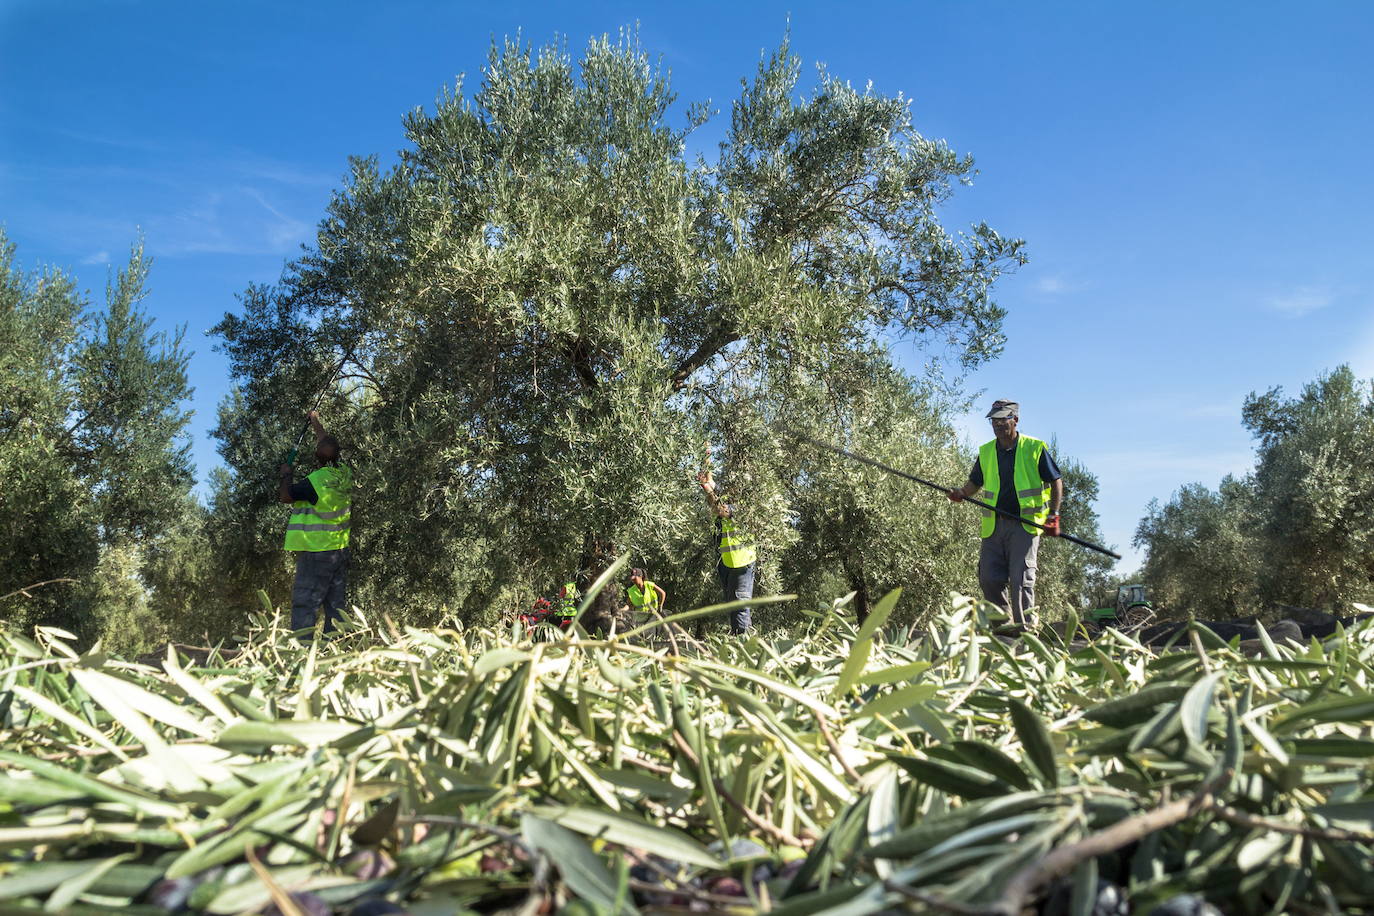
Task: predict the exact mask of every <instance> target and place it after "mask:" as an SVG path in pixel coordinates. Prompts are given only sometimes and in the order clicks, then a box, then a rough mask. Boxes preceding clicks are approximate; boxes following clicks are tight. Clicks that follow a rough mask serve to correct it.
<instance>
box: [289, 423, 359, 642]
mask: <svg viewBox="0 0 1374 916" xmlns="http://www.w3.org/2000/svg"><path fill="white" fill-rule="evenodd" d="M306 420H307V422H308V423H309V425H310V428H311V429H312V430H314V433H315V459H316V460H317V461H318V462H319V463H320V466H319V468H318V469H316V470H314V471H312V472H311V473H310V475H309V476H307V477H305V478H303V479H301V480H299V481H295V482H294V483H293V482H292V478H293V474H294V471H293V469H292V466H291V463H290V462H287V463H285V464H282V465H281V467H280V468H279V469H278V470H279V472H280V478H279V480H278V484H277V501H278V502H282V503H290V504H291V518H290V520H289V521H288V522H287V525H286V549H287V550H290V551H294V552H295V554H296V581H295V584H294V585H293V586H292V589H291V629H293V630H296V631H298V632H299V631H310V633H309V634H306V633H300V636H301V638H302V639H303V640H306V639H310V638H312V636H313V632H314V629H315V615H316V612H317V611H318V610H319V608H320V606H321V605H323V606H324V612H325V619H324V632H325V633H330V632H332V631H333V629H334V622H335V620H337V619H338V618H339V617H340V615H341V614H342V612H343V605H344V592H345V589H346V587H347V578H348V561H349V549H348V545H349V530H350V527H351V519H352V510H353V469H352V468H351V467H349V466H348V465H346V464H344V463H343V461H342V460H341V459H340V448H339V440H338V439H336V438H335V437H334V436H331V435H330V434H329V433H327V432H325V429H324V426H323V425H322V424H321V423H320V417H319V414H318V413H316V412H315V411H313V410H312V411H310V412H309V413H308V414H306Z"/></svg>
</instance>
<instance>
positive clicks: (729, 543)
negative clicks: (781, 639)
mask: <svg viewBox="0 0 1374 916" xmlns="http://www.w3.org/2000/svg"><path fill="white" fill-rule="evenodd" d="M697 485H698V486H700V487H701V492H702V493H704V494H706V504H707V505H708V506H710V507H711V514H712V515H713V516H714V517H715V523H716V549H717V550H719V551H720V560H719V561H718V562H717V563H716V576H717V578H719V579H720V600H721V603H722V604H724V603H727V602H730V601H743V600H747V599H749V598H752V597H754V560H755V553H754V539H753V538H751V537H749V536H748V535H746V534H745V533H744V532H743V531H742V530H740V527H739V525H738V524H737V523H736V521H735V509H734V506H732V505H731V504H730V503H728V502H726V501H725V500H724V499H722V498H721V496H720V494H719V493H717V492H716V482H715V480H713V479H712V477H711V470H710V468H703V469H702V470H701V472H700V473H698V474H697ZM751 623H752V620H751V615H750V613H749V605H747V604H746V605H744V606H743V607H737V608H735V609H734V610H732V611H731V612H730V632H731V633H732V634H733V635H735V636H739V635H742V634H743V633H744V632H745V631H746V630H748V629H749V625H750V624H751Z"/></svg>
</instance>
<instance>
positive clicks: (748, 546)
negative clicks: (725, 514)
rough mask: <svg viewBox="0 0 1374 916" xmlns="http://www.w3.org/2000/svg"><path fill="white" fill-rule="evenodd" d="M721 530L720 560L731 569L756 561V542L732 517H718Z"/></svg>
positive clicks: (717, 528)
mask: <svg viewBox="0 0 1374 916" xmlns="http://www.w3.org/2000/svg"><path fill="white" fill-rule="evenodd" d="M716 530H717V531H719V532H720V562H722V563H724V564H725V565H726V566H728V567H729V568H730V569H742V568H743V567H745V566H748V565H749V564H750V563H752V562H754V559H755V556H754V542H753V539H752V538H748V537H746V536H745V535H744V533H743V532H742V531H740V529H739V526H738V525H736V524H735V520H734V519H732V518H721V517H719V516H717V517H716Z"/></svg>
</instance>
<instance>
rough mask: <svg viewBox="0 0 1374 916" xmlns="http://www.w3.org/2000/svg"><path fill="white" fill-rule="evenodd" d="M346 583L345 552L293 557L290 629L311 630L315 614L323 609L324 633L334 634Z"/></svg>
mask: <svg viewBox="0 0 1374 916" xmlns="http://www.w3.org/2000/svg"><path fill="white" fill-rule="evenodd" d="M347 580H348V548H347V547H344V548H343V549H341V550H301V551H297V553H296V584H295V585H294V586H292V588H291V629H293V630H312V631H313V630H314V629H315V612H316V611H317V610H319V607H320V605H321V604H323V605H324V631H325V632H326V633H330V632H333V630H334V621H336V620H338V619H339V616H340V614H341V613H342V612H343V605H344V589H345V588H346V587H347V584H348V582H347Z"/></svg>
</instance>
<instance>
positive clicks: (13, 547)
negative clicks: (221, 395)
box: [0, 233, 204, 647]
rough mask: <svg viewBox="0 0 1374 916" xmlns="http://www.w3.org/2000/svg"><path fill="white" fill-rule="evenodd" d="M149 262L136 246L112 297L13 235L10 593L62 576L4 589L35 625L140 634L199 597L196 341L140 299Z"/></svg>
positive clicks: (3, 287) (6, 342)
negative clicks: (155, 322) (160, 321)
mask: <svg viewBox="0 0 1374 916" xmlns="http://www.w3.org/2000/svg"><path fill="white" fill-rule="evenodd" d="M148 266H149V264H148V260H147V258H145V257H144V255H143V252H142V250H141V248H135V249H134V250H133V252H132V254H131V256H130V258H129V262H128V265H127V266H126V267H125V268H124V269H122V270H120V271H118V272H117V273H115V274H114V275H113V276H112V277H111V278H110V281H109V283H108V285H107V287H106V290H105V303H104V306H103V307H101V308H98V309H97V308H94V307H93V306H92V305H91V304H90V302H89V300H88V298H87V295H86V294H85V293H83V292H81V291H80V290H79V288H78V287H77V285H76V281H75V280H74V279H73V278H72V277H70V276H67V275H66V274H64V273H62V272H60V271H55V270H53V271H45V272H38V273H25V272H23V271H22V270H20V269H19V267H18V265H17V263H16V260H15V250H14V246H13V245H12V244H10V243H9V242H8V240H7V239H6V238H5V236H4V234H3V233H0V595H6V594H7V593H10V592H12V591H14V590H15V589H21V588H24V587H26V586H30V585H36V584H38V583H47V584H45V585H42V586H40V587H38V588H34V589H32V590H30V591H28V592H27V593H15V594H8V596H7V597H5V598H0V619H4V620H7V621H9V622H11V623H13V624H15V625H16V626H17V627H18V628H19V629H20V630H21V631H22V630H26V629H28V628H29V627H31V626H32V625H34V624H37V623H48V624H59V625H63V626H67V627H70V628H73V629H76V630H77V631H79V632H81V633H82V634H83V635H86V636H94V635H97V634H100V633H110V634H127V635H130V636H131V635H132V634H139V636H138V638H137V640H128V639H126V640H125V641H124V643H123V645H124V646H126V647H134V646H135V644H136V642H137V641H147V642H151V641H153V640H155V639H157V638H159V637H160V636H164V635H167V634H168V633H169V632H170V629H171V626H172V621H173V620H174V619H175V618H177V617H179V616H180V613H179V612H180V611H181V610H182V609H184V608H186V607H189V606H191V604H192V603H193V601H194V599H195V597H196V596H194V595H193V594H192V592H191V588H192V583H193V581H194V580H195V579H196V578H197V572H198V567H199V565H200V564H202V563H203V562H204V551H203V549H202V545H201V544H200V543H199V542H198V537H199V535H200V534H201V528H202V519H203V515H204V512H203V510H202V509H201V507H200V506H199V504H198V503H197V502H196V501H195V500H194V499H193V498H192V495H191V487H192V468H191V464H190V460H189V458H188V451H189V447H188V445H187V443H186V441H185V437H184V436H183V431H184V430H185V427H186V423H187V421H188V420H189V418H190V413H189V411H188V409H187V404H186V402H187V400H188V399H189V398H190V396H191V388H190V386H189V385H188V384H187V381H186V363H187V359H188V354H187V352H186V351H185V350H184V349H182V342H181V335H180V333H177V334H174V335H167V334H165V333H163V332H155V331H154V330H153V329H152V323H151V321H150V320H149V319H148V318H147V317H146V316H145V315H144V314H143V313H142V312H141V310H140V309H139V306H138V303H139V300H140V299H142V298H143V296H144V291H145V284H146V281H147V277H148ZM51 580H70V581H51ZM153 594H156V595H157V596H158V599H159V605H158V607H157V608H153V607H152V606H151V605H150V604H149V598H150V596H151V595H153ZM117 641H118V640H117Z"/></svg>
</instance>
